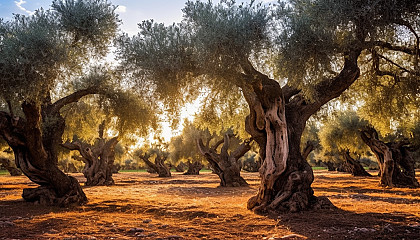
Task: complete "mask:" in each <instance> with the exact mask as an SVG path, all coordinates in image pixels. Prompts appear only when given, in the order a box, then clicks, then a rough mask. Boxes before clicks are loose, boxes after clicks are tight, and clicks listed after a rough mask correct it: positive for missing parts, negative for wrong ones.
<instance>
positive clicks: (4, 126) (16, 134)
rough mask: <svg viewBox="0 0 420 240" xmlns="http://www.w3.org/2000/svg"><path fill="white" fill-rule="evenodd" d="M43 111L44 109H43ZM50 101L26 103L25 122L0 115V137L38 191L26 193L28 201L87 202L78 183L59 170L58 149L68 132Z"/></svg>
mask: <svg viewBox="0 0 420 240" xmlns="http://www.w3.org/2000/svg"><path fill="white" fill-rule="evenodd" d="M41 109H42V110H41ZM57 109H58V110H59V109H60V108H56V105H54V104H51V103H50V102H49V101H47V102H46V103H45V105H44V106H43V107H42V108H41V106H39V105H37V104H35V103H28V102H24V103H23V104H22V110H23V113H24V114H25V117H26V118H25V119H23V118H18V117H14V116H11V115H10V114H8V113H6V112H0V135H1V136H2V137H3V138H4V139H5V140H6V141H7V143H8V144H9V146H10V147H11V148H12V150H13V152H14V155H15V161H16V166H17V167H19V168H20V169H21V170H22V172H23V174H25V175H26V176H27V177H28V178H29V179H30V180H31V181H33V182H34V183H37V184H39V185H40V186H39V187H37V188H27V189H24V190H23V194H22V197H23V198H24V199H25V200H26V201H30V202H39V203H41V204H45V205H55V206H62V207H65V206H69V205H73V204H76V205H81V204H84V203H86V202H87V198H86V195H85V194H84V193H83V191H82V189H81V187H80V185H79V183H78V181H77V180H76V179H75V178H74V177H71V176H67V175H66V174H64V173H63V172H62V171H60V169H59V168H58V167H57V163H58V159H57V150H56V148H57V146H58V144H57V143H58V142H61V136H62V134H63V132H64V125H65V122H64V119H63V118H62V117H61V115H60V114H59V112H58V111H55V110H57Z"/></svg>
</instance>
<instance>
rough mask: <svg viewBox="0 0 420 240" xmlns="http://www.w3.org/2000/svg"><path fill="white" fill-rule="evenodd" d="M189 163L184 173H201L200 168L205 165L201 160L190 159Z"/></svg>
mask: <svg viewBox="0 0 420 240" xmlns="http://www.w3.org/2000/svg"><path fill="white" fill-rule="evenodd" d="M187 165H188V169H187V171H186V172H185V173H184V175H199V174H200V170H201V169H202V168H203V167H204V165H203V164H202V163H201V161H199V160H194V161H191V160H188V162H187Z"/></svg>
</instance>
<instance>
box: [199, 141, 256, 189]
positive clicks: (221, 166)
mask: <svg viewBox="0 0 420 240" xmlns="http://www.w3.org/2000/svg"><path fill="white" fill-rule="evenodd" d="M229 137H230V136H229V135H228V134H225V136H224V138H223V139H221V140H220V141H218V142H217V143H216V144H215V145H214V146H213V147H210V146H209V145H204V144H203V141H202V139H197V146H198V149H199V150H200V152H201V154H202V155H203V156H204V157H205V158H206V159H207V161H208V162H209V163H210V165H211V167H212V169H213V171H214V173H216V174H217V175H218V176H219V178H220V186H221V187H241V186H248V183H247V182H246V181H245V179H243V178H242V177H241V163H240V162H239V158H241V157H242V156H243V155H245V153H246V152H248V151H249V150H250V149H251V146H250V145H249V142H250V141H245V142H244V143H242V144H241V145H240V146H239V147H238V148H237V149H236V150H235V151H232V152H231V153H230V154H229V153H228V148H229V145H230V144H229ZM222 143H223V146H222V148H221V150H220V153H217V148H218V147H219V146H220V144H222Z"/></svg>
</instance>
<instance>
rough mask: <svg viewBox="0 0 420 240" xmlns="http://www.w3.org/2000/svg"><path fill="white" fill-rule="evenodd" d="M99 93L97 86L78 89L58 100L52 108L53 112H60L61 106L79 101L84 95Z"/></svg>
mask: <svg viewBox="0 0 420 240" xmlns="http://www.w3.org/2000/svg"><path fill="white" fill-rule="evenodd" d="M96 93H99V88H97V87H90V88H86V89H82V90H79V91H76V92H74V93H72V94H70V95H68V96H66V97H64V98H61V99H60V100H58V101H56V102H55V103H54V104H53V105H52V108H51V113H52V114H54V113H58V112H59V111H60V110H61V108H63V107H64V106H66V105H68V104H70V103H74V102H77V101H79V100H80V99H81V98H82V97H84V96H86V95H89V94H96Z"/></svg>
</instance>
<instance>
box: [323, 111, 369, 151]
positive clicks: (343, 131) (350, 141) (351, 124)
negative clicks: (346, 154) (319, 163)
mask: <svg viewBox="0 0 420 240" xmlns="http://www.w3.org/2000/svg"><path fill="white" fill-rule="evenodd" d="M367 125H368V122H367V121H366V120H364V119H361V118H360V117H359V116H358V115H357V114H356V113H355V112H350V111H348V112H343V113H340V114H339V115H337V116H335V117H331V118H329V119H328V121H326V122H324V126H323V127H321V130H320V132H319V139H320V143H321V145H322V148H323V155H324V156H327V158H328V156H338V155H340V154H341V153H342V152H343V151H347V150H349V151H350V153H352V154H355V155H358V156H361V155H364V154H366V153H367V151H368V147H367V145H366V144H365V143H364V142H363V140H362V139H361V137H360V130H362V129H363V128H364V127H366V126H367Z"/></svg>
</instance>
